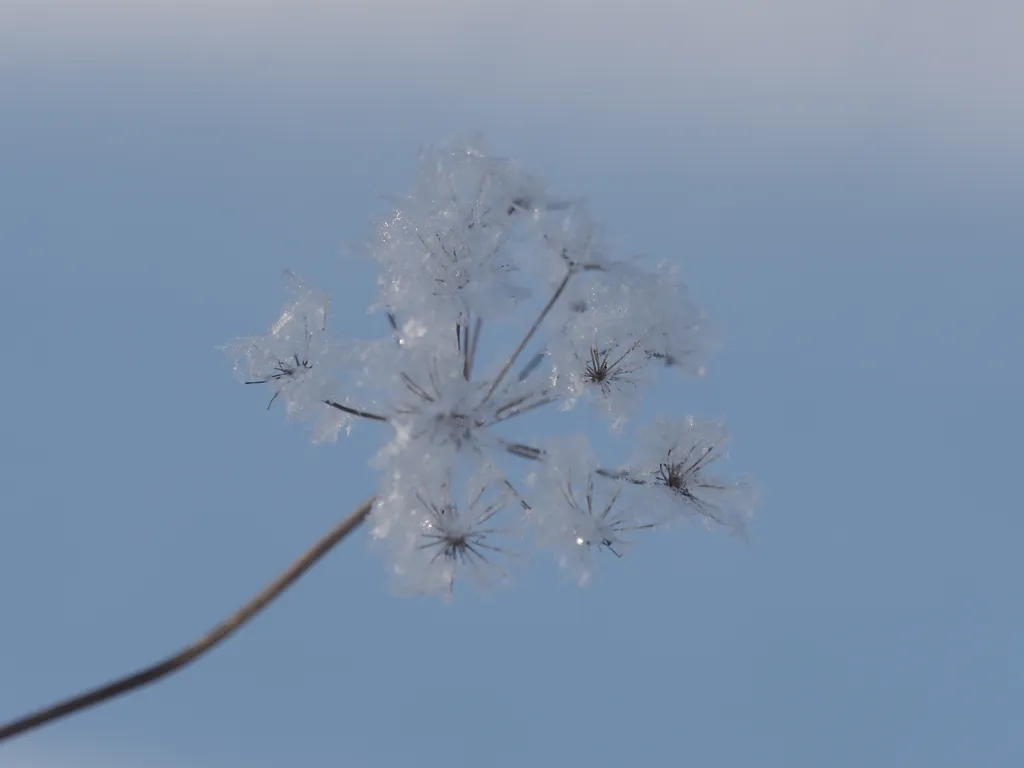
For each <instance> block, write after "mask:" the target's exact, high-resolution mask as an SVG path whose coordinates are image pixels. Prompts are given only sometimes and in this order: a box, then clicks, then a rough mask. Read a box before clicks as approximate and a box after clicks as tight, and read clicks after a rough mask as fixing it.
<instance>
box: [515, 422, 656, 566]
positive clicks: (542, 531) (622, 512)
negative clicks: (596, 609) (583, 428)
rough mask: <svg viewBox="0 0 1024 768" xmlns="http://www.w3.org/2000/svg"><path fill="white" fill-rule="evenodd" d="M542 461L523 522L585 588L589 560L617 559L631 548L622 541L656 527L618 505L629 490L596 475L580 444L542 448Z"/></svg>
mask: <svg viewBox="0 0 1024 768" xmlns="http://www.w3.org/2000/svg"><path fill="white" fill-rule="evenodd" d="M546 459H547V460H546V461H545V462H544V464H543V466H542V468H541V469H540V470H538V471H535V472H534V473H532V474H531V476H530V481H531V482H530V490H531V492H533V493H535V494H536V496H537V499H538V501H537V506H536V507H535V508H531V509H530V512H529V516H528V517H529V520H530V522H531V523H532V524H533V526H534V528H535V529H536V530H537V538H538V542H539V543H540V544H541V545H542V546H544V547H546V548H548V549H551V550H553V551H554V552H555V554H556V556H557V557H558V560H559V563H560V565H561V566H562V567H563V568H566V569H568V570H570V571H571V572H573V573H574V574H575V575H576V577H577V578H578V579H579V581H580V583H581V584H582V583H586V582H587V581H589V580H590V576H591V573H592V572H593V562H592V555H593V554H595V553H599V552H601V551H606V552H609V553H611V554H613V555H615V556H616V557H622V554H623V552H624V550H625V548H626V547H628V546H629V545H630V544H631V543H632V542H631V541H630V540H628V539H625V538H623V536H625V535H628V534H629V533H631V532H634V531H641V530H646V529H649V528H654V527H655V525H657V522H655V521H654V520H647V519H644V518H642V517H641V516H640V515H638V514H637V512H636V510H633V509H630V508H629V507H628V506H627V505H626V504H625V503H623V501H624V500H623V498H622V497H623V493H624V492H625V491H626V490H627V489H628V485H629V484H628V483H626V482H623V480H622V479H620V478H617V477H615V476H614V473H609V472H607V471H606V470H602V469H601V468H600V467H599V466H598V464H597V462H596V459H595V458H594V456H593V454H592V453H591V452H590V447H589V445H588V444H587V443H586V441H585V440H582V439H579V438H577V439H576V440H563V441H558V442H556V443H553V444H551V445H549V446H547V450H546Z"/></svg>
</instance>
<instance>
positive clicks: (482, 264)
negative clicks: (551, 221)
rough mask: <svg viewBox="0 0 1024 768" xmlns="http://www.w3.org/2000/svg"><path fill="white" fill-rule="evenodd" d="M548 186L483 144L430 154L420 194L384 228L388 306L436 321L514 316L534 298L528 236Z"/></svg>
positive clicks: (380, 258) (380, 254)
mask: <svg viewBox="0 0 1024 768" xmlns="http://www.w3.org/2000/svg"><path fill="white" fill-rule="evenodd" d="M544 204H545V195H544V191H543V187H542V185H541V183H540V182H539V181H538V180H537V179H535V178H534V177H532V176H530V175H529V174H527V173H525V172H524V171H523V170H522V169H521V168H519V166H518V165H517V164H516V163H514V162H512V161H510V160H507V159H505V158H498V157H493V156H490V155H489V154H488V153H487V152H486V150H485V149H484V147H483V145H482V142H481V141H480V140H479V139H478V138H474V139H471V140H470V141H466V142H460V143H453V144H450V145H447V146H442V147H435V148H430V149H428V150H425V151H424V152H423V153H422V155H421V158H420V173H419V178H418V179H417V182H416V184H415V186H414V187H413V190H412V192H411V193H410V194H409V195H408V196H407V197H406V198H405V199H403V200H401V201H399V204H398V206H397V208H396V210H395V211H394V213H393V214H392V216H391V217H389V218H388V219H386V220H385V221H383V222H382V223H381V224H380V225H379V227H378V237H377V242H376V244H375V246H374V247H373V249H372V253H371V255H372V256H373V258H374V259H375V260H376V261H377V262H378V264H379V265H380V267H381V274H380V278H379V280H378V282H379V284H380V286H381V295H380V304H381V305H382V306H384V307H386V308H389V309H397V308H400V309H401V310H402V311H403V312H405V313H407V314H410V315H413V316H417V317H423V318H429V319H430V320H432V321H433V320H436V321H443V320H447V321H448V322H453V321H458V320H459V319H460V318H464V317H465V316H466V315H468V314H480V313H485V312H486V313H490V314H492V315H493V314H494V313H496V312H501V311H507V310H509V309H511V308H512V307H514V306H515V305H516V304H518V303H519V302H520V301H522V300H523V299H525V298H527V297H528V296H529V295H530V287H531V285H532V283H533V280H532V279H531V276H530V274H528V273H527V272H524V266H525V264H524V263H523V259H522V258H521V254H522V253H523V245H524V244H523V242H522V237H521V235H520V233H521V231H522V229H523V222H524V220H525V217H526V216H528V215H529V213H530V212H531V211H532V210H534V208H536V207H537V206H542V205H544Z"/></svg>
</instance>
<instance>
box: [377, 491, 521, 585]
mask: <svg viewBox="0 0 1024 768" xmlns="http://www.w3.org/2000/svg"><path fill="white" fill-rule="evenodd" d="M474 485H477V486H478V487H476V489H475V490H473V491H471V492H469V493H467V496H466V501H465V503H464V504H462V505H460V504H458V503H456V502H455V501H454V500H453V499H452V494H451V481H450V480H446V481H445V482H443V483H441V484H440V485H438V483H436V482H429V481H428V482H426V483H424V484H423V486H422V488H421V489H418V490H415V491H414V492H413V493H412V495H411V496H409V495H408V494H407V493H405V492H403V491H401V490H397V489H396V492H393V493H392V494H390V495H388V496H386V497H384V498H383V499H382V500H381V501H380V502H378V504H377V509H376V510H375V518H376V520H377V525H378V527H379V526H381V525H382V524H383V525H387V526H388V531H387V536H380V537H379V538H381V539H383V540H384V541H385V542H386V543H387V544H389V545H390V548H391V560H392V564H393V566H392V567H393V573H394V576H395V577H396V579H397V581H398V583H399V586H400V587H401V588H402V589H403V590H405V591H412V592H418V593H433V594H439V593H440V594H444V593H447V594H448V595H451V594H452V593H453V592H454V589H455V582H456V579H457V578H458V579H462V578H464V577H468V578H469V579H470V580H471V581H473V582H475V583H476V584H477V585H478V586H489V585H490V584H492V583H494V582H495V581H502V580H506V579H508V573H507V572H506V571H505V570H504V569H503V568H502V567H501V566H500V564H499V563H500V561H501V560H502V559H507V558H509V557H510V556H512V555H513V554H514V553H513V552H512V551H511V549H510V548H509V545H508V543H507V540H508V539H509V538H510V534H511V533H512V528H511V527H508V526H502V525H501V524H500V523H499V521H498V519H497V518H498V517H499V516H500V513H502V512H503V510H505V508H506V507H507V506H508V504H509V502H510V501H511V500H513V498H514V496H513V495H512V494H510V493H509V492H508V491H507V488H504V487H501V486H500V485H499V487H498V490H497V491H495V488H494V486H493V485H491V484H488V483H483V484H479V483H474V482H473V481H470V482H469V484H468V486H467V487H473V486H474Z"/></svg>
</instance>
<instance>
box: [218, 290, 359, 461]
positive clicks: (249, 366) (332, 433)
mask: <svg viewBox="0 0 1024 768" xmlns="http://www.w3.org/2000/svg"><path fill="white" fill-rule="evenodd" d="M286 276H287V278H288V282H289V287H290V289H291V293H292V300H291V301H290V302H289V303H288V304H287V305H286V306H285V308H284V310H283V311H282V312H281V316H280V317H279V318H278V319H277V320H276V321H275V322H274V324H273V325H271V327H270V329H269V331H268V332H267V333H265V334H263V335H261V336H253V337H250V338H248V339H243V340H241V341H239V342H236V343H235V344H233V345H231V346H230V347H229V348H228V351H229V354H230V355H231V356H232V357H233V358H234V363H235V372H236V375H237V376H238V377H239V378H240V379H241V380H242V381H243V382H244V383H246V384H258V385H262V386H263V387H264V388H265V389H266V390H267V391H268V393H269V397H268V401H267V408H270V407H271V406H272V405H273V404H274V403H275V402H276V401H277V400H281V401H282V402H283V404H284V408H285V411H286V413H287V414H288V416H289V417H291V418H295V419H302V420H304V421H308V422H311V423H312V425H313V429H314V438H315V439H316V440H317V441H318V442H322V441H324V440H331V439H334V438H335V437H336V436H337V434H338V430H340V429H341V428H342V427H344V426H346V425H347V424H348V423H349V421H350V420H351V417H350V416H349V415H347V414H345V413H343V412H342V411H339V410H337V409H332V408H329V407H328V406H326V405H325V404H324V400H329V399H334V398H336V397H338V392H337V388H338V372H339V365H340V361H341V360H342V358H343V355H342V347H341V345H340V343H338V342H337V341H336V340H334V339H332V338H331V336H330V335H329V334H328V332H327V317H328V310H329V307H330V302H329V299H328V298H327V297H326V296H325V295H324V294H323V293H321V292H319V291H317V290H316V289H315V288H312V287H310V286H309V285H307V284H306V283H304V282H303V281H302V280H300V279H299V278H298V277H296V276H295V275H294V274H292V273H291V272H287V273H286Z"/></svg>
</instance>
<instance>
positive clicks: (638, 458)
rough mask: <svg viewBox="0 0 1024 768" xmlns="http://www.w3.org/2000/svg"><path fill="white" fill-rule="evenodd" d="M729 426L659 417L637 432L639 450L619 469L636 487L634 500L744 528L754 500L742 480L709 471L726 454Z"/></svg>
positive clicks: (656, 509)
mask: <svg viewBox="0 0 1024 768" xmlns="http://www.w3.org/2000/svg"><path fill="white" fill-rule="evenodd" d="M727 439H728V431H727V430H726V428H725V426H724V425H723V424H721V423H719V422H714V421H695V420H694V419H692V418H688V419H681V420H669V419H660V420H658V421H656V422H655V423H653V424H651V425H649V426H647V427H645V428H644V429H642V430H641V431H640V434H639V435H638V436H637V447H636V451H635V453H634V455H633V457H632V459H631V460H630V461H629V464H628V465H627V469H625V470H623V471H622V472H621V473H619V476H620V477H622V478H623V479H628V480H629V481H630V483H631V484H632V485H633V486H634V487H635V491H636V496H635V499H636V503H637V504H643V505H645V506H647V507H648V508H650V509H651V510H652V512H653V513H655V514H657V515H659V516H663V517H665V518H666V519H670V518H672V517H678V516H683V517H695V516H697V517H701V518H703V519H704V520H705V522H706V523H708V524H709V525H718V526H723V527H726V528H730V529H732V530H733V531H735V532H737V533H741V534H742V533H743V532H744V531H745V528H746V524H747V522H748V520H749V519H750V516H751V514H752V511H753V505H754V501H755V493H754V489H753V488H752V487H751V485H750V484H749V483H748V482H746V481H744V480H740V481H728V480H725V479H722V478H720V477H717V476H715V475H713V474H711V471H712V466H713V465H718V464H719V463H720V462H721V461H722V460H724V459H725V458H726V453H725V450H724V446H725V443H726V441H727Z"/></svg>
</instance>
